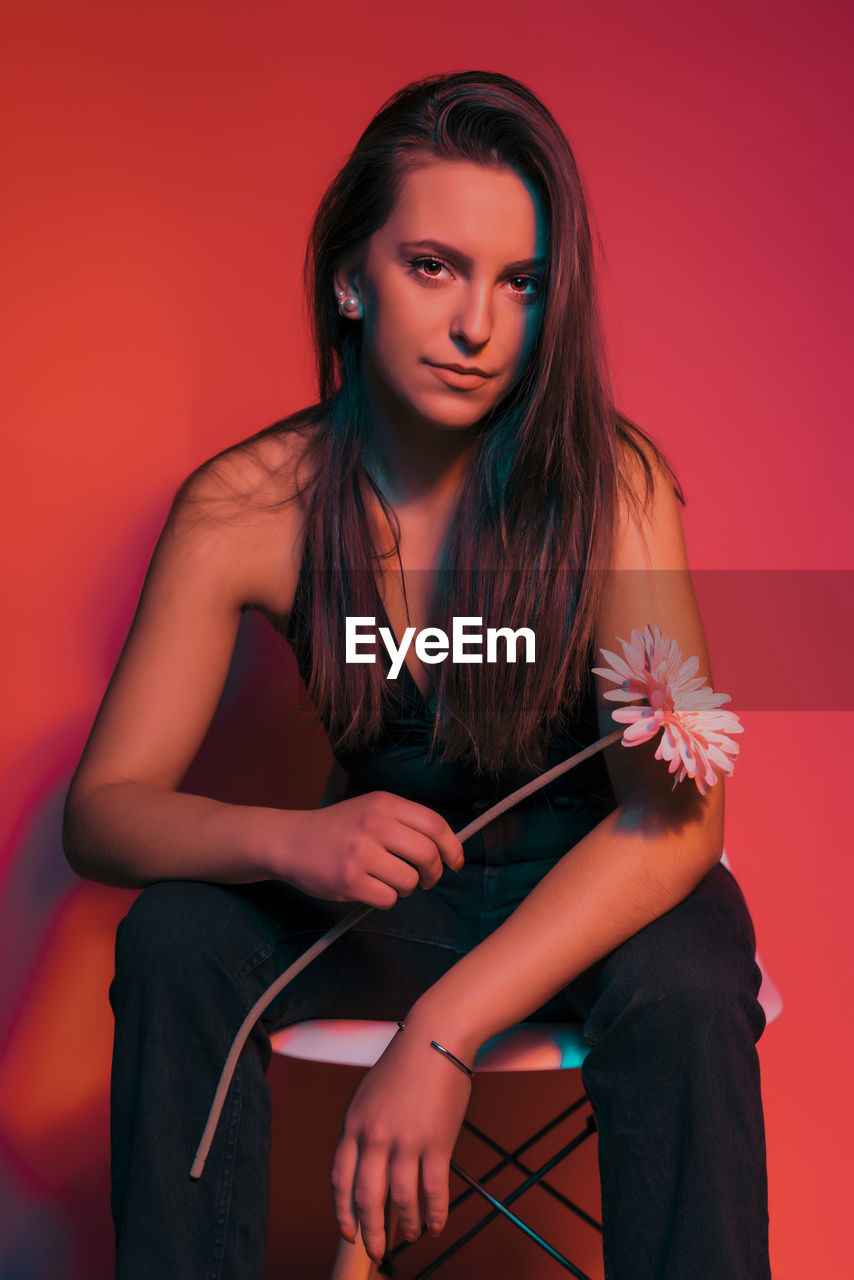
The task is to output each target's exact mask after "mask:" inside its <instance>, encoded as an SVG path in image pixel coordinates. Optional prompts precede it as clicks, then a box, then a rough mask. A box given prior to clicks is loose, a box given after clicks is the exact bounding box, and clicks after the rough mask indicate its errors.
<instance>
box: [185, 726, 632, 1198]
mask: <svg viewBox="0 0 854 1280" xmlns="http://www.w3.org/2000/svg"><path fill="white" fill-rule="evenodd" d="M623 733H624V730H623V729H615V730H614V731H613V732H612V733H609V734H606V736H605V737H604V738H600V739H599V740H598V742H593V743H591V744H590V746H589V747H585V748H584V750H583V751H579V752H578V753H577V754H576V755H574V756H570V757H569V758H568V759H567V760H563V761H561V763H560V764H556V765H555V766H554V768H553V769H548V770H547V771H546V772H545V773H541V774H540V775H539V777H537V778H534V779H533V780H532V781H531V782H526V783H525V785H524V786H522V787H519V788H518V789H517V790H516V791H512V792H511V793H510V795H509V796H505V797H504V799H503V800H499V801H498V803H497V804H494V805H493V806H492V807H491V808H490V809H487V810H486V811H485V812H484V813H482V814H481V815H480V817H479V818H475V819H474V821H473V822H470V823H469V824H468V825H467V826H465V827H463V828H462V829H461V830H460V831H457V832H456V833H455V834H456V836H457V838H458V839H459V841H460V843H464V842H465V841H466V840H468V838H469V836H473V835H474V834H475V832H476V831H480V830H482V828H483V827H485V826H486V825H487V824H488V823H490V822H492V820H493V819H494V818H497V817H498V816H499V815H500V814H502V813H506V812H507V810H508V809H512V808H513V806H514V805H516V804H519V803H520V801H522V800H525V799H526V798H527V797H528V796H530V795H533V794H534V792H535V791H539V790H540V788H541V787H546V786H548V784H549V783H550V782H553V781H554V780H555V778H559V777H560V775H561V774H562V773H567V772H568V771H569V770H570V769H572V768H574V767H575V765H577V764H581V763H582V762H583V761H584V760H588V759H589V758H590V756H593V755H595V754H596V752H597V751H601V750H602V749H603V748H604V747H607V746H610V744H611V743H612V742H616V741H617V739H618V738H620V737H622V735H623ZM373 910H374V908H373V907H368V906H358V907H356V909H355V911H351V912H350V914H349V915H347V916H345V917H344V919H343V920H339V921H338V923H337V924H336V925H333V927H332V928H331V929H330V930H329V931H328V932H327V933H325V934H324V935H323V937H322V938H318V940H317V942H315V943H314V944H313V945H312V946H310V947H309V948H308V950H307V951H304V952H303V954H302V955H301V956H300V957H299V959H297V960H295V961H294V962H293V964H292V965H289V966H288V968H287V969H285V971H284V973H282V974H280V975H279V977H278V978H276V980H275V982H272V983H271V984H270V986H269V987H267V989H266V991H264V992H263V993H262V994H261V995H260V996H259V997H258V999H257V1000H256V1001H255V1003H254V1005H253V1006H252V1008H251V1009H250V1010H249V1012H248V1013H247V1015H246V1017H245V1018H244V1019H243V1022H242V1023H241V1025H240V1029H239V1030H238V1032H237V1035H236V1036H235V1037H234V1040H233V1041H232V1045H231V1048H230V1049H229V1051H228V1057H227V1058H226V1060H225V1063H224V1065H223V1068H222V1072H221V1073H220V1077H219V1082H218V1084H217V1087H216V1092H215V1093H214V1099H213V1102H212V1103H211V1109H210V1112H209V1113H208V1119H207V1123H206V1125H205V1130H204V1133H203V1134H202V1139H201V1142H200V1143H199V1146H198V1150H197V1151H196V1157H195V1159H194V1161H193V1165H192V1168H191V1169H190V1177H191V1178H195V1179H198V1178H200V1177H201V1176H202V1170H203V1169H204V1167H205V1160H206V1159H207V1156H208V1152H209V1151H210V1148H211V1143H212V1142H213V1136H214V1133H215V1132H216V1127H217V1124H218V1123H219V1117H220V1115H221V1114H222V1108H223V1106H224V1104H225V1098H226V1094H227V1093H228V1089H229V1085H230V1084H231V1078H232V1076H233V1075H234V1069H235V1067H236V1066H237V1060H238V1058H239V1057H240V1054H241V1051H242V1049H243V1046H244V1045H245V1043H246V1041H247V1040H248V1039H249V1036H250V1034H251V1031H252V1028H253V1027H254V1026H255V1023H256V1022H257V1021H258V1019H259V1018H260V1016H261V1014H262V1013H263V1012H264V1010H265V1009H266V1008H267V1005H268V1004H270V1003H271V1001H273V1000H274V999H275V997H276V996H277V995H278V994H279V992H280V991H283V990H284V989H285V987H286V986H287V985H288V983H289V982H291V981H292V980H293V979H294V978H295V977H296V976H297V974H298V973H302V971H303V969H305V967H306V966H307V965H309V964H311V962H312V960H316V959H317V957H318V956H319V955H321V954H322V953H323V952H324V951H325V950H326V948H327V947H331V946H332V943H333V942H336V941H337V939H338V938H340V937H341V935H342V934H343V933H346V932H347V930H348V929H350V928H352V926H353V925H354V924H358V922H359V921H360V920H361V919H363V917H364V916H366V915H367V914H368V912H369V911H373Z"/></svg>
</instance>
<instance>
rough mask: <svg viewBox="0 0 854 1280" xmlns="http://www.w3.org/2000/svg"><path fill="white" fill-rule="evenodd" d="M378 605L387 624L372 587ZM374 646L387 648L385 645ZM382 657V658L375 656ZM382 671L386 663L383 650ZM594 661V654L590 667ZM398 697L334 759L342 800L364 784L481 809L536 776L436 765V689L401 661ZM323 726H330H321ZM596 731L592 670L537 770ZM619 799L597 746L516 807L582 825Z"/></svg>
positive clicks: (433, 802) (294, 636)
mask: <svg viewBox="0 0 854 1280" xmlns="http://www.w3.org/2000/svg"><path fill="white" fill-rule="evenodd" d="M307 574H308V569H307V566H306V557H305V554H303V560H302V563H301V565H300V573H299V579H298V582H297V588H296V593H295V597H294V603H293V608H292V610H291V614H290V617H289V619H288V622H287V625H286V627H285V629H284V635H285V638H286V639H287V641H288V643H289V644H290V646H291V648H292V649H293V652H294V657H295V658H296V662H297V666H298V668H299V672H300V675H301V676H302V679H303V681H304V682H305V683H306V684H308V681H309V676H310V674H311V665H312V664H311V637H310V635H309V634H308V625H307V613H306V610H307ZM377 611H378V613H380V614H382V618H383V620H384V623H385V625H386V626H389V627H391V624H390V622H389V620H388V615H387V614H386V612H385V609H384V608H383V605H382V601H381V599H380V595H379V592H377ZM379 652H380V653H381V654H385V649H384V647H383V646H379ZM378 660H380V661H382V660H383V659H382V658H380V659H378ZM385 664H386V670H388V667H389V665H390V664H389V663H388V659H387V655H386V659H385ZM592 665H593V660H592V655H591V666H592ZM396 683H397V684H398V685H399V696H398V698H397V699H396V700H395V707H394V708H393V709H392V710H391V711H389V712H387V713H386V716H385V719H384V721H383V730H382V734H381V737H380V738H379V740H377V741H375V742H374V743H372V744H371V745H369V746H365V747H364V748H360V749H356V750H350V751H346V752H345V751H338V752H336V759H337V761H338V764H339V765H340V766H341V768H342V769H343V770H344V771H345V773H346V774H347V777H348V781H347V785H346V789H345V790H344V792H343V793H342V795H341V796H339V797H338V798H339V799H346V798H348V797H350V796H354V795H361V794H364V793H365V792H368V791H391V792H394V793H395V794H396V795H401V796H404V797H406V798H407V799H410V800H415V801H417V802H418V803H420V804H424V805H428V806H429V807H430V808H433V809H436V810H438V811H439V812H442V813H444V814H446V813H447V811H454V812H455V813H457V812H460V811H464V810H467V809H468V810H475V811H479V810H482V809H485V808H487V807H488V806H489V805H492V804H495V803H496V801H498V800H500V799H501V798H502V797H503V796H506V795H509V794H510V792H511V791H514V790H516V788H517V787H520V786H522V785H523V784H524V783H526V782H528V781H530V780H531V779H532V778H533V777H535V776H537V775H536V774H534V773H531V772H529V773H518V772H510V771H507V772H505V773H504V774H502V775H501V776H500V777H498V778H496V777H495V776H494V775H492V776H489V775H479V776H478V775H477V774H475V772H474V771H473V769H472V768H470V767H468V766H467V765H466V763H465V762H464V761H461V760H454V761H451V762H448V763H444V764H440V763H437V762H436V761H435V760H429V759H428V751H429V746H430V740H431V736H432V731H433V720H434V715H435V695H433V697H432V698H431V700H430V702H429V703H428V702H427V700H426V699H425V697H424V695H423V694H422V692H421V690H420V689H419V687H418V685H417V684H416V682H415V678H414V677H413V675H412V672H411V671H410V670H409V668H408V667H407V665H406V663H405V662H404V664H403V666H402V669H401V673H400V677H399V679H398V681H397V682H396ZM325 727H326V729H327V731H328V729H329V725H328V724H326V725H325ZM599 736H600V734H599V725H598V720H597V711H596V700H595V694H594V690H593V680H592V676H591V677H590V680H589V681H588V682H587V688H586V691H585V695H584V697H583V698H582V699H581V700H580V703H579V705H578V706H577V708H576V712H575V715H574V716H573V717H572V720H571V722H570V723H569V725H568V726H567V728H566V729H565V730H564V731H563V732H561V733H560V734H559V735H558V736H556V737H555V738H553V739H552V741H551V742H550V743H549V746H548V749H547V754H546V761H545V763H544V765H543V769H542V772H545V771H546V770H547V769H550V768H552V767H553V766H554V765H556V764H559V763H560V762H561V761H563V760H565V759H566V758H567V757H568V756H571V755H574V754H575V753H576V752H577V751H580V750H581V749H582V748H583V747H586V746H588V745H589V744H590V743H591V742H595V741H596V739H597V738H598V737H599ZM616 805H617V799H616V796H615V795H614V791H613V788H612V786H611V781H610V778H609V775H608V772H607V769H606V768H605V764H604V761H603V758H602V753H601V752H598V753H597V754H596V755H594V756H593V757H591V758H590V759H589V760H586V761H584V762H583V763H582V764H580V765H577V766H575V768H573V769H571V770H570V771H569V772H568V773H565V774H563V775H562V776H561V777H559V778H557V779H555V781H554V782H552V783H551V784H549V785H548V786H547V787H543V788H541V789H540V790H539V791H537V792H536V793H535V794H534V795H533V796H530V797H528V798H527V799H526V800H524V801H522V802H521V804H520V805H519V806H518V809H519V811H520V812H523V811H524V810H525V809H526V808H527V809H538V810H539V809H542V807H543V806H546V807H547V808H558V809H566V808H570V809H572V811H573V816H574V817H577V818H578V820H579V823H580V825H581V826H582V827H584V828H585V829H586V828H589V827H592V826H595V825H596V823H598V822H599V821H601V819H602V818H603V817H605V816H606V815H607V814H608V813H610V812H611V811H612V810H613V809H614V808H615V807H616Z"/></svg>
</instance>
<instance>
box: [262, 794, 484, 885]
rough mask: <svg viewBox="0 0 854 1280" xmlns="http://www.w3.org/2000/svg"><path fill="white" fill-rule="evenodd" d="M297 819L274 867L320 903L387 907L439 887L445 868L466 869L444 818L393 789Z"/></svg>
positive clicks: (276, 855) (301, 812) (303, 813)
mask: <svg viewBox="0 0 854 1280" xmlns="http://www.w3.org/2000/svg"><path fill="white" fill-rule="evenodd" d="M291 817H292V819H294V821H293V825H292V827H291V829H290V830H289V832H288V839H287V841H286V847H285V848H283V849H280V850H278V851H277V852H276V853H274V857H273V861H274V867H275V869H276V871H277V872H278V874H279V875H280V876H281V878H282V879H283V880H287V881H288V882H289V883H290V884H293V885H294V886H295V887H296V888H297V889H301V890H302V892H303V893H307V894H310V895H311V896H312V897H315V898H325V899H327V900H329V901H332V902H363V903H365V904H366V905H368V906H371V907H381V908H386V909H387V908H389V907H393V906H394V905H395V903H396V902H397V899H398V897H407V896H408V895H409V894H410V893H412V892H413V890H415V889H417V888H418V887H419V885H420V886H421V888H423V889H429V888H431V887H432V886H433V885H434V884H435V883H436V882H437V880H438V879H439V878H440V876H441V875H442V871H443V869H444V867H445V866H448V867H451V868H452V870H454V871H459V870H460V868H461V867H462V866H463V847H462V845H461V844H460V841H459V840H458V839H457V837H456V836H455V835H454V832H453V831H452V830H451V828H450V827H449V826H448V824H447V822H446V821H445V819H444V818H443V817H442V816H441V814H439V813H436V812H435V811H434V810H433V809H429V808H427V806H426V805H423V804H417V803H416V802H415V801H414V800H405V799H404V798H403V797H402V796H397V795H393V794H391V793H390V792H388V791H370V792H368V793H367V794H366V795H361V796H353V797H351V798H350V799H348V800H339V801H338V803H337V804H331V805H327V806H325V807H323V808H320V809H306V810H298V811H296V812H294V811H293V810H292V811H291Z"/></svg>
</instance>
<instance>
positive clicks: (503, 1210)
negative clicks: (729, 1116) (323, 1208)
mask: <svg viewBox="0 0 854 1280" xmlns="http://www.w3.org/2000/svg"><path fill="white" fill-rule="evenodd" d="M756 963H757V964H758V965H759V968H760V971H761V973H762V986H761V988H760V991H759V1002H760V1004H761V1005H762V1007H763V1009H764V1010H765V1017H766V1021H767V1023H771V1022H773V1020H774V1019H775V1018H777V1017H778V1016H779V1014H780V1012H781V1010H782V1007H783V1001H782V999H781V997H780V993H779V991H778V990H777V988H776V987H775V985H774V983H773V982H772V981H771V979H770V978H769V977H768V974H767V973H766V972H765V969H764V967H763V965H762V961H761V959H760V957H759V955H758V954H757V956H756ZM396 1033H397V1023H395V1022H372V1021H357V1020H355V1019H345V1018H341V1019H318V1020H313V1021H307V1022H297V1023H294V1024H293V1025H292V1026H290V1027H284V1028H283V1029H282V1030H281V1031H276V1032H274V1034H273V1035H272V1036H271V1038H270V1039H271V1043H272V1046H273V1050H274V1052H275V1053H279V1054H282V1055H283V1056H285V1057H289V1058H301V1059H305V1060H308V1061H311V1062H329V1063H340V1064H341V1065H346V1066H352V1067H371V1066H373V1064H374V1063H375V1062H376V1061H377V1059H378V1058H379V1057H380V1056H381V1055H382V1053H383V1052H384V1050H385V1048H386V1046H387V1045H388V1043H389V1041H390V1040H391V1039H392V1037H393V1036H394V1035H395V1034H396ZM587 1052H588V1046H587V1045H586V1044H585V1042H584V1040H583V1039H582V1035H581V1027H580V1025H579V1024H576V1023H538V1022H522V1023H519V1024H518V1025H517V1026H515V1027H511V1028H509V1030H507V1031H504V1032H502V1034H501V1035H499V1036H496V1037H495V1038H494V1039H492V1040H488V1041H487V1042H486V1044H484V1045H483V1046H482V1048H481V1049H480V1051H479V1052H478V1054H477V1056H476V1058H475V1061H474V1068H475V1070H476V1071H478V1072H481V1071H566V1070H570V1069H574V1068H578V1067H580V1066H581V1064H582V1062H583V1061H584V1058H585V1056H586V1054H587ZM586 1103H587V1096H586V1094H584V1093H582V1094H581V1095H580V1096H579V1097H578V1098H576V1100H575V1101H574V1102H572V1103H571V1104H570V1105H569V1106H568V1107H567V1108H566V1109H565V1110H564V1111H562V1112H560V1114H559V1115H557V1116H555V1118H554V1119H553V1120H552V1121H550V1122H549V1123H548V1124H546V1125H544V1126H543V1127H542V1128H541V1129H539V1130H538V1131H537V1132H536V1133H534V1134H532V1135H531V1137H530V1138H528V1139H527V1140H526V1141H525V1142H523V1143H521V1144H520V1145H519V1146H516V1147H515V1148H514V1149H513V1150H512V1151H507V1150H506V1149H505V1148H504V1147H503V1146H502V1145H501V1143H499V1142H497V1141H495V1139H493V1138H491V1137H489V1136H488V1135H487V1134H486V1133H484V1132H483V1131H482V1130H481V1129H479V1128H478V1127H477V1126H476V1125H473V1124H471V1122H470V1121H469V1120H463V1128H465V1129H466V1130H468V1132H469V1133H471V1134H472V1135H473V1136H474V1137H476V1138H477V1139H478V1140H479V1141H481V1142H482V1143H484V1145H485V1146H486V1147H488V1148H489V1149H490V1151H492V1152H493V1153H494V1154H495V1155H496V1156H497V1157H498V1159H497V1160H496V1162H495V1163H493V1164H492V1166H491V1167H490V1168H489V1169H488V1170H487V1171H486V1173H484V1174H483V1175H482V1177H481V1178H480V1179H479V1180H478V1179H476V1178H473V1177H472V1176H471V1175H470V1174H468V1173H467V1172H466V1171H465V1170H464V1169H463V1168H462V1167H461V1166H460V1165H459V1164H458V1163H457V1161H455V1160H451V1169H452V1170H453V1171H454V1173H456V1174H457V1176H458V1177H459V1178H461V1179H462V1180H463V1182H465V1183H467V1184H468V1189H467V1190H465V1191H463V1192H461V1193H460V1195H458V1196H456V1197H455V1199H454V1200H452V1201H451V1203H450V1206H449V1210H451V1211H452V1210H453V1209H455V1208H456V1207H457V1206H458V1205H460V1204H462V1203H463V1202H464V1201H465V1200H467V1199H468V1198H469V1197H470V1196H471V1195H472V1194H474V1193H475V1192H477V1193H478V1194H479V1195H480V1196H482V1197H483V1199H484V1200H486V1201H487V1203H488V1204H489V1205H490V1209H489V1211H488V1212H487V1213H486V1214H485V1215H484V1216H483V1217H482V1218H481V1219H480V1221H479V1222H477V1223H476V1224H475V1225H474V1226H473V1227H471V1228H470V1229H469V1230H468V1231H466V1232H464V1233H463V1234H462V1235H460V1236H459V1237H458V1238H457V1239H456V1240H454V1241H452V1242H451V1244H450V1245H449V1246H448V1247H447V1248H446V1249H445V1250H444V1252H443V1253H441V1254H439V1256H438V1257H436V1258H434V1259H433V1260H432V1261H431V1262H430V1263H429V1265H428V1266H427V1267H425V1268H423V1269H422V1270H421V1271H419V1272H418V1273H417V1275H416V1276H414V1277H413V1278H412V1280H423V1277H426V1276H427V1275H430V1274H432V1273H433V1272H434V1271H435V1270H436V1269H437V1268H438V1267H439V1266H441V1265H442V1263H444V1262H445V1261H446V1260H447V1259H448V1258H450V1257H451V1256H452V1255H453V1254H454V1253H456V1252H457V1250H459V1249H461V1248H462V1247H463V1245H465V1244H467V1243H468V1241H469V1240H471V1239H472V1237H473V1236H475V1235H476V1234H477V1233H478V1232H479V1231H482V1230H483V1228H484V1227H486V1226H488V1224H489V1223H490V1222H492V1221H493V1220H494V1219H495V1218H496V1217H497V1216H498V1214H503V1215H504V1217H506V1218H507V1219H508V1220H509V1221H510V1222H512V1223H513V1224H514V1225H515V1226H516V1227H518V1228H519V1230H520V1231H523V1232H524V1233H525V1234H526V1235H527V1236H528V1237H529V1238H530V1239H531V1240H532V1241H534V1242H535V1243H536V1244H538V1245H539V1246H540V1247H541V1248H542V1249H544V1250H545V1252H546V1253H548V1254H549V1256H550V1257H552V1258H554V1259H555V1261H557V1262H558V1263H559V1264H560V1265H561V1266H562V1267H563V1268H564V1270H566V1271H568V1272H570V1274H571V1275H574V1276H576V1277H578V1278H579V1280H590V1278H589V1277H588V1276H587V1275H586V1273H585V1272H583V1271H582V1270H581V1269H580V1268H579V1267H577V1266H576V1265H575V1264H574V1263H573V1262H571V1261H570V1259H569V1258H567V1257H565V1256H564V1255H563V1254H562V1253H560V1252H559V1251H558V1250H557V1249H555V1248H554V1247H553V1246H552V1245H550V1244H549V1243H548V1242H547V1241H545V1240H544V1239H543V1238H542V1236H540V1235H539V1234H538V1233H537V1232H536V1231H534V1230H533V1228H532V1227H530V1226H529V1225H528V1224H527V1223H526V1222H524V1221H523V1220H522V1219H521V1218H519V1217H518V1216H517V1215H516V1214H515V1213H513V1212H512V1210H511V1209H510V1205H511V1204H513V1202H514V1201H515V1200H517V1199H518V1198H519V1197H520V1196H521V1195H523V1194H524V1192H526V1191H528V1190H529V1189H530V1188H531V1187H533V1186H540V1187H542V1188H543V1190H544V1191H546V1192H547V1193H548V1194H549V1195H551V1196H552V1197H553V1199H555V1200H557V1201H558V1202H559V1203H560V1204H562V1205H563V1206H564V1208H565V1209H568V1210H570V1211H571V1212H572V1213H573V1214H575V1215H576V1216H577V1217H578V1218H580V1219H581V1220H582V1221H584V1222H586V1223H587V1224H588V1226H590V1227H591V1228H593V1229H594V1230H596V1231H598V1232H599V1233H600V1234H601V1231H602V1224H601V1222H599V1221H598V1220H597V1219H596V1218H593V1217H592V1216H591V1215H590V1214H588V1213H586V1212H585V1210H583V1209H582V1208H580V1207H579V1206H578V1205H577V1204H574V1203H573V1201H571V1200H570V1199H569V1198H568V1197H566V1196H564V1195H563V1193H562V1192H560V1191H558V1189H557V1188H556V1187H554V1186H553V1185H552V1184H551V1183H550V1182H548V1181H546V1178H547V1175H548V1174H549V1173H550V1172H551V1170H552V1169H554V1168H555V1166H556V1165H558V1164H559V1163H560V1162H561V1161H562V1160H564V1159H566V1157H567V1156H569V1155H570V1154H571V1153H572V1152H573V1151H574V1150H575V1149H576V1148H577V1147H579V1146H580V1145H581V1143H583V1142H584V1141H586V1139H587V1138H589V1137H591V1136H592V1134H593V1133H595V1132H596V1122H595V1120H594V1117H593V1112H592V1110H591V1109H590V1107H589V1106H588V1107H586V1108H585V1104H586ZM579 1112H580V1113H581V1114H580V1115H578V1113H579ZM574 1115H578V1118H579V1119H580V1120H581V1121H582V1127H581V1129H580V1130H579V1131H577V1132H576V1133H575V1134H574V1136H573V1137H572V1138H571V1139H570V1140H569V1141H568V1142H567V1143H566V1144H565V1145H564V1146H563V1147H562V1148H561V1149H560V1150H559V1151H558V1152H557V1153H556V1154H555V1155H554V1156H552V1157H551V1158H550V1159H549V1160H547V1161H546V1162H545V1163H544V1164H542V1165H541V1166H540V1167H539V1168H537V1169H532V1168H531V1167H530V1166H529V1164H528V1163H527V1162H526V1161H524V1160H523V1159H522V1157H523V1156H524V1155H525V1153H526V1152H527V1151H528V1149H529V1148H530V1147H533V1146H534V1144H535V1143H537V1142H539V1140H540V1139H541V1138H544V1137H545V1136H546V1135H547V1134H549V1133H550V1132H551V1131H552V1130H553V1129H555V1128H556V1127H557V1126H558V1125H560V1124H563V1123H564V1122H565V1121H568V1120H569V1119H570V1118H571V1117H572V1116H574ZM508 1165H513V1166H514V1167H515V1168H516V1169H517V1170H518V1171H519V1172H520V1173H521V1174H522V1175H523V1180H522V1181H521V1182H520V1183H519V1185H518V1186H517V1187H516V1188H515V1189H514V1191H512V1192H511V1194H510V1195H508V1196H505V1198H504V1200H503V1201H499V1200H498V1199H496V1198H495V1197H494V1196H493V1195H492V1194H491V1192H490V1191H489V1190H488V1189H487V1187H486V1183H488V1182H489V1181H491V1179H492V1178H494V1177H495V1176H496V1175H497V1174H498V1173H500V1172H501V1171H502V1170H503V1169H505V1168H507V1166H508ZM411 1247H412V1246H411V1245H410V1244H409V1243H408V1242H407V1241H402V1242H401V1243H400V1244H398V1245H396V1246H395V1247H394V1248H392V1247H391V1243H390V1241H387V1249H386V1256H385V1257H384V1259H383V1261H382V1264H381V1265H380V1273H381V1274H384V1275H391V1276H393V1275H394V1274H395V1271H394V1259H395V1258H396V1257H397V1256H398V1255H399V1254H401V1253H402V1252H403V1251H404V1250H406V1249H409V1248H411ZM369 1274H370V1259H369V1258H368V1256H367V1254H366V1253H365V1252H364V1249H363V1248H362V1247H361V1240H360V1238H357V1245H356V1246H353V1245H348V1244H347V1242H346V1241H342V1242H341V1246H340V1247H339V1251H338V1258H337V1260H336V1266H335V1271H334V1273H333V1280H363V1277H367V1276H368V1275H369Z"/></svg>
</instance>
